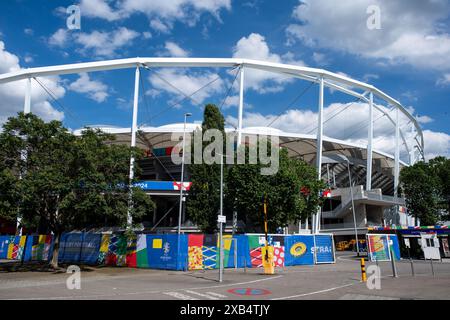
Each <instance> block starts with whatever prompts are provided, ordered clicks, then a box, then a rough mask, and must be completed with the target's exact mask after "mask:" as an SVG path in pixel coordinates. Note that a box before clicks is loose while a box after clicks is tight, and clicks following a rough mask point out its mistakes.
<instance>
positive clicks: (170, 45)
mask: <svg viewBox="0 0 450 320" xmlns="http://www.w3.org/2000/svg"><path fill="white" fill-rule="evenodd" d="M164 47H165V48H166V50H167V53H168V55H169V56H172V57H188V56H189V52H188V51H186V50H184V49H183V48H181V47H180V46H179V45H178V44H176V43H175V42H172V41H166V43H165V45H164Z"/></svg>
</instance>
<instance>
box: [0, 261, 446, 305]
mask: <svg viewBox="0 0 450 320" xmlns="http://www.w3.org/2000/svg"><path fill="white" fill-rule="evenodd" d="M369 265H371V263H367V266H369ZM379 265H380V267H381V276H382V279H381V289H380V290H369V289H368V288H367V286H366V284H365V283H361V282H360V266H359V261H358V260H356V259H355V258H354V257H353V256H351V255H350V253H345V254H339V255H338V260H337V263H336V264H333V265H317V266H298V267H288V268H284V269H279V270H277V272H276V275H273V276H265V275H262V274H260V272H261V270H259V269H247V270H244V269H237V270H234V269H227V270H225V274H224V281H223V282H222V283H219V282H217V279H218V271H217V270H210V271H197V272H175V271H160V270H145V269H131V268H106V267H105V268H91V269H89V270H87V271H83V272H82V273H81V289H80V290H68V289H67V287H66V280H67V278H68V274H66V273H49V272H0V299H155V300H160V299H164V300H166V299H182V300H230V299H233V300H242V299H268V300H269V299H275V300H277V299H280V300H281V299H350V300H367V299H433V300H435V299H450V263H448V262H445V261H444V262H442V263H440V262H435V263H434V271H435V276H433V275H432V273H431V266H430V263H429V262H424V261H415V264H414V266H415V272H416V276H415V277H412V276H411V267H410V263H409V261H402V262H398V263H397V268H398V275H399V277H398V278H393V277H392V269H391V264H390V262H383V263H380V264H379Z"/></svg>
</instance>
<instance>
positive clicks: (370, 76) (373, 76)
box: [362, 73, 380, 82]
mask: <svg viewBox="0 0 450 320" xmlns="http://www.w3.org/2000/svg"><path fill="white" fill-rule="evenodd" d="M379 78H380V76H379V75H377V74H373V73H366V74H365V75H363V78H362V79H363V81H364V82H370V80H371V79H374V80H377V79H379Z"/></svg>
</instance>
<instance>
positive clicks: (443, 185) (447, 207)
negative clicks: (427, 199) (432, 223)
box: [429, 157, 450, 220]
mask: <svg viewBox="0 0 450 320" xmlns="http://www.w3.org/2000/svg"><path fill="white" fill-rule="evenodd" d="M429 166H430V169H431V171H432V173H433V175H435V176H436V177H437V179H438V188H439V196H440V197H439V207H440V209H441V210H442V212H443V213H444V214H443V216H442V217H441V219H442V220H450V215H449V213H450V159H447V158H445V157H436V158H434V159H431V160H430V161H429Z"/></svg>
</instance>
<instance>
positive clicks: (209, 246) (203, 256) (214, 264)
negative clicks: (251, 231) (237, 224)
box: [188, 234, 252, 270]
mask: <svg viewBox="0 0 450 320" xmlns="http://www.w3.org/2000/svg"><path fill="white" fill-rule="evenodd" d="M219 259H220V247H219V239H218V236H217V235H216V234H213V235H208V234H206V235H203V234H190V235H188V270H208V269H217V268H219V261H220V260H219ZM223 264H224V267H225V268H234V267H237V268H243V267H244V266H247V267H251V266H252V264H251V254H250V251H249V241H248V236H246V235H235V236H231V235H224V236H223Z"/></svg>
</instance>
